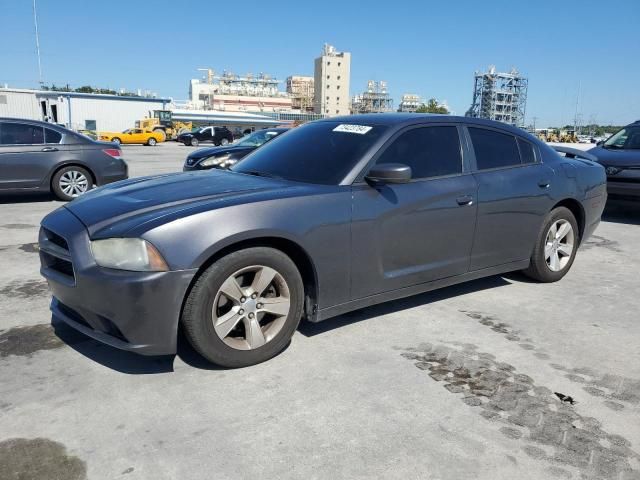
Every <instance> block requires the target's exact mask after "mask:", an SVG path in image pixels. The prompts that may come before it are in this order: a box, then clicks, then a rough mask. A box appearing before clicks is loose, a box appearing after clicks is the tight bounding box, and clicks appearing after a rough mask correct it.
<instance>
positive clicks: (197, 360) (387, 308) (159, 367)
mask: <svg viewBox="0 0 640 480" xmlns="http://www.w3.org/2000/svg"><path fill="white" fill-rule="evenodd" d="M508 278H513V280H514V281H525V279H526V277H523V276H521V275H520V274H510V275H509V277H508ZM511 283H512V282H511V281H508V280H507V279H506V277H505V276H493V277H487V278H482V279H479V280H474V281H470V282H466V283H462V284H459V285H453V286H451V287H446V288H441V289H438V290H433V291H431V292H426V293H422V294H419V295H414V296H412V297H407V298H403V299H400V300H395V301H391V302H386V303H382V304H379V305H374V306H371V307H367V308H362V309H359V310H356V311H353V312H350V313H347V314H344V315H340V316H338V317H335V318H332V319H328V320H326V321H323V322H320V323H311V322H302V323H301V324H300V326H299V327H298V331H299V332H300V333H301V334H303V335H304V336H306V337H313V336H315V335H320V334H322V333H325V332H327V331H330V330H335V329H338V328H341V327H344V326H347V325H350V324H353V323H356V322H360V321H363V320H367V319H370V318H373V317H377V316H380V315H387V314H390V313H397V312H401V311H402V310H407V309H410V308H415V307H418V306H422V305H427V304H430V303H434V302H438V301H440V300H446V299H448V298H452V297H457V296H460V295H465V294H469V293H474V292H478V291H482V290H487V289H493V288H497V287H503V286H506V285H510V284H511ZM51 325H52V327H53V329H54V333H55V334H56V336H57V337H58V338H59V339H60V340H62V341H63V342H64V343H65V344H66V345H67V346H69V347H70V348H72V349H74V350H75V351H76V352H78V353H80V354H81V355H83V356H84V357H86V358H88V359H89V360H92V361H94V362H96V363H98V364H100V365H102V366H104V367H107V368H110V369H111V370H115V371H117V372H120V373H125V374H128V375H153V374H161V373H172V372H173V371H174V362H175V359H176V357H177V358H179V359H180V360H182V361H183V362H184V363H185V364H187V365H189V366H191V367H193V368H197V369H200V370H214V371H215V370H226V368H224V367H220V366H217V365H214V364H212V363H210V362H208V361H207V360H206V359H204V358H203V357H202V356H201V355H200V354H198V353H197V352H196V351H195V350H194V349H193V347H192V346H191V345H190V344H189V342H188V340H187V339H186V338H185V336H184V333H183V332H182V330H180V331H179V333H178V348H177V350H178V351H177V354H176V355H162V356H145V355H139V354H136V353H132V352H127V351H124V350H119V349H117V348H114V347H111V346H109V345H105V344H103V343H100V342H98V341H96V340H93V339H92V338H89V337H87V336H86V335H84V334H82V333H80V332H78V331H77V330H75V329H74V328H72V327H70V326H69V325H67V324H66V323H64V322H63V321H61V320H58V319H56V318H55V317H53V316H52V318H51ZM289 345H290V344H288V345H287V346H286V347H285V350H286V349H287V348H289Z"/></svg>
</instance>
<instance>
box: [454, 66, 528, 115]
mask: <svg viewBox="0 0 640 480" xmlns="http://www.w3.org/2000/svg"><path fill="white" fill-rule="evenodd" d="M527 87H528V80H527V79H526V78H525V77H523V76H522V75H520V74H519V73H518V71H517V70H516V69H515V68H513V69H511V71H510V72H509V73H500V72H496V67H495V66H493V65H492V66H490V67H489V70H488V71H487V72H484V73H481V72H476V73H475V79H474V87H473V101H472V104H471V107H470V108H469V110H468V111H467V113H466V116H467V117H479V118H488V119H490V120H497V121H499V122H504V123H508V124H509V125H514V126H517V127H522V126H523V125H524V117H525V111H526V106H527Z"/></svg>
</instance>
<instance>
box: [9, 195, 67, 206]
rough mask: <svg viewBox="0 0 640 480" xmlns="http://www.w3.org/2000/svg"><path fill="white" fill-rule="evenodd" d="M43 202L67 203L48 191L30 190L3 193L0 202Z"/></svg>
mask: <svg viewBox="0 0 640 480" xmlns="http://www.w3.org/2000/svg"><path fill="white" fill-rule="evenodd" d="M43 202H58V203H60V204H62V203H65V202H63V201H61V200H58V199H57V198H56V197H55V196H54V195H53V194H52V193H47V192H30V193H2V194H0V204H7V203H43Z"/></svg>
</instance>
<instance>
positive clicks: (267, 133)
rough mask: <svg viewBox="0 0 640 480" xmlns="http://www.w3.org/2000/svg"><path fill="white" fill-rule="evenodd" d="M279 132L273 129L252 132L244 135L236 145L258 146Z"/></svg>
mask: <svg viewBox="0 0 640 480" xmlns="http://www.w3.org/2000/svg"><path fill="white" fill-rule="evenodd" d="M279 133H280V132H277V131H276V132H274V131H273V130H260V131H258V132H253V133H251V134H249V135H245V136H244V137H242V138H241V139H240V140H238V143H236V145H238V146H240V147H259V146H260V145H262V144H263V143H265V142H266V141H267V140H271V139H272V138H273V137H275V136H277V135H278V134H279Z"/></svg>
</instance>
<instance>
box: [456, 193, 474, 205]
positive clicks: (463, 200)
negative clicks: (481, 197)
mask: <svg viewBox="0 0 640 480" xmlns="http://www.w3.org/2000/svg"><path fill="white" fill-rule="evenodd" d="M456 202H458V205H461V206H463V205H472V204H473V197H472V196H471V195H462V196H461V197H458V198H456Z"/></svg>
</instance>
